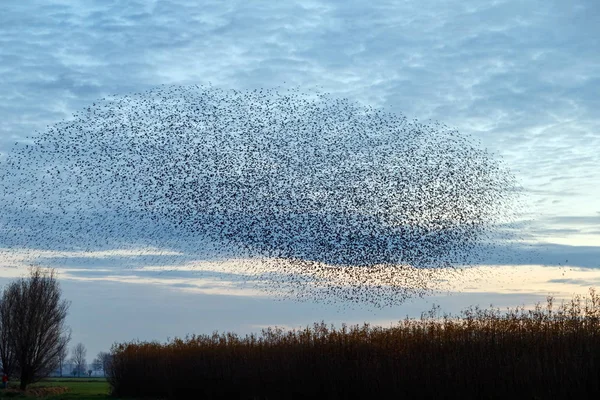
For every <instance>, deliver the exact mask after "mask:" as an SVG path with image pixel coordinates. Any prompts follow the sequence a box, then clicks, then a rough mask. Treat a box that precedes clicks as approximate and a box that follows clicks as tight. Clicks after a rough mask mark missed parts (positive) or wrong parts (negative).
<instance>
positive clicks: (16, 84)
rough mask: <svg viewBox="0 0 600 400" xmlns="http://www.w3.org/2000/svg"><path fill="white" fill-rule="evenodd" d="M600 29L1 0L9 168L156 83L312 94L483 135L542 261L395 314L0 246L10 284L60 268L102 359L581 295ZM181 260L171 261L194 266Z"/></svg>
mask: <svg viewBox="0 0 600 400" xmlns="http://www.w3.org/2000/svg"><path fill="white" fill-rule="evenodd" d="M599 18H600V4H599V3H598V2H597V1H594V0H574V1H570V2H564V1H552V0H551V1H516V0H514V1H512V0H507V1H491V2H481V1H455V0H447V1H379V2H369V1H344V2H341V1H340V2H333V1H302V2H295V1H286V2H248V1H244V2H242V1H229V2H221V1H214V2H212V1H201V2H198V1H189V2H186V1H149V0H148V1H139V2H138V1H107V0H102V1H78V2H73V1H28V2H22V1H11V0H4V1H2V2H1V3H0V162H2V160H4V159H5V158H6V155H7V154H8V153H9V152H10V151H11V150H10V149H11V147H12V146H13V145H14V143H15V142H19V141H25V140H26V139H25V138H26V137H27V136H32V135H35V133H36V131H41V130H43V129H44V128H45V127H46V126H47V125H52V124H54V123H57V122H59V121H60V120H62V119H65V118H69V117H70V116H71V115H72V113H73V112H75V111H77V110H80V109H81V108H83V107H84V106H87V105H88V104H90V103H92V102H93V101H94V100H96V99H98V98H101V97H103V96H105V95H109V94H127V93H131V92H139V91H143V90H146V89H150V88H152V87H155V86H157V85H161V84H184V85H185V84H209V83H211V84H212V85H214V86H217V87H221V88H225V89H228V88H235V89H251V88H257V87H269V88H272V87H282V88H286V87H301V88H307V89H311V88H317V89H320V90H322V91H325V92H330V93H332V95H334V96H339V97H347V98H350V99H351V100H353V101H358V102H360V103H364V104H368V105H372V106H376V107H380V108H385V109H388V110H390V111H392V112H398V113H403V114H404V115H406V116H407V117H408V118H409V119H412V118H418V119H419V120H424V121H425V120H429V119H431V120H438V121H441V122H443V123H445V124H447V125H448V126H450V127H455V128H457V129H458V130H459V131H461V132H463V133H465V134H469V135H472V136H474V137H475V138H477V139H479V140H480V141H481V143H482V146H484V147H487V148H488V149H489V150H490V151H492V152H494V153H496V154H498V155H499V156H501V157H502V158H503V159H504V160H505V161H506V163H507V165H508V166H509V167H510V168H511V169H512V170H513V172H514V173H515V175H517V177H518V178H519V180H520V181H521V183H522V185H523V187H524V189H525V191H526V193H527V208H526V210H527V213H528V215H527V218H530V219H532V220H533V222H532V224H531V225H530V226H528V228H527V231H526V232H523V234H524V235H525V236H526V237H527V238H528V240H529V241H530V242H531V247H530V248H528V249H523V250H522V251H531V252H535V254H537V255H538V256H536V257H537V258H536V257H528V259H533V260H532V261H531V262H529V264H531V265H522V264H523V263H520V262H518V261H515V262H514V264H515V265H516V264H520V265H519V267H518V268H521V269H520V271H525V270H528V271H530V273H529V275H525V278H523V279H525V280H520V281H519V280H516V281H515V279H516V278H514V277H515V276H520V275H518V274H519V272H514V269H515V268H514V267H513V266H511V265H505V266H503V267H502V268H507V269H508V268H511V271H512V272H510V274H512V275H510V274H509V272H506V274H509V275H506V276H512V277H513V278H510V279H513V281H514V282H513V283H512V284H511V283H509V281H510V279H509V278H507V279H508V280H507V283H506V285H505V286H504V288H503V289H499V287H498V284H497V281H498V280H499V279H496V278H494V279H490V280H489V282H487V283H484V282H480V283H475V282H471V283H469V284H468V285H466V286H463V287H462V288H463V289H464V290H463V293H462V294H454V295H452V296H441V295H440V296H437V297H436V296H433V297H430V298H428V299H423V300H415V301H414V302H411V303H409V304H406V305H404V306H400V307H398V308H394V309H388V310H382V311H374V310H363V311H361V310H357V311H352V312H349V311H344V310H342V311H337V309H336V308H335V307H330V306H326V305H318V304H316V305H315V304H298V303H295V302H291V301H285V300H279V301H278V300H276V299H271V298H268V297H265V296H264V295H261V294H259V293H255V292H253V291H252V290H250V289H244V290H246V291H244V290H242V289H239V288H236V287H235V285H231V284H228V283H227V280H226V279H221V280H219V283H218V284H216V283H214V282H212V281H211V280H210V276H208V277H207V276H206V275H202V274H199V273H198V272H197V271H194V270H193V269H189V270H185V269H184V270H183V271H178V272H177V273H175V272H164V271H160V270H158V269H157V270H153V269H151V268H150V269H148V268H146V269H142V267H143V266H144V265H145V264H144V262H145V261H144V260H145V259H144V256H143V255H141V254H142V253H144V252H143V251H142V250H139V249H137V250H133V252H134V253H133V255H132V253H126V254H120V253H119V254H117V255H115V254H116V253H112V255H111V256H110V257H104V256H99V255H96V256H97V257H96V256H94V257H90V256H89V254H88V255H84V256H83V257H80V258H77V257H79V256H81V255H76V254H75V255H74V254H65V253H61V254H54V255H52V256H50V257H49V256H48V254H40V253H36V252H35V244H32V246H31V249H29V250H28V249H25V250H23V252H22V253H14V252H11V251H9V250H7V249H1V250H0V257H2V260H0V264H2V265H4V267H3V268H1V269H0V275H1V276H3V277H4V278H3V279H9V278H10V277H12V276H16V275H19V274H22V273H24V272H25V269H24V267H25V266H26V265H27V264H28V263H30V262H32V261H31V260H32V259H34V260H36V262H38V263H41V264H42V265H51V266H55V267H61V266H62V269H61V273H62V276H63V283H64V287H65V292H66V295H68V296H69V297H70V299H71V300H72V301H73V306H72V311H71V316H70V320H69V323H70V325H71V326H72V327H73V337H74V341H75V343H76V342H77V341H79V340H81V341H83V342H84V343H85V344H86V345H88V347H89V349H90V353H93V354H95V353H96V352H97V351H100V350H102V349H106V348H108V347H109V346H110V344H111V343H112V342H114V341H120V340H129V339H132V338H135V337H140V338H156V339H159V340H164V339H165V338H166V337H167V336H175V335H182V334H185V333H191V332H199V331H202V332H211V331H212V330H213V329H234V330H239V331H248V330H250V329H253V327H259V326H264V325H268V324H279V325H287V326H293V325H295V324H296V325H297V324H305V323H308V322H311V321H317V320H321V319H326V320H330V321H334V320H335V321H342V320H347V321H355V322H362V321H364V320H369V321H379V322H381V321H389V320H394V319H399V318H401V317H403V316H404V315H406V314H407V313H408V314H411V313H412V314H418V313H419V312H420V311H423V310H424V309H426V308H428V307H429V306H430V303H431V302H434V301H437V302H439V303H441V304H442V305H444V306H446V307H447V308H448V309H449V310H456V309H459V308H460V306H462V305H468V304H475V303H482V304H487V303H489V302H491V301H492V300H493V302H494V303H496V304H498V305H503V304H522V303H526V304H530V303H531V302H533V301H534V300H535V299H538V298H542V297H543V296H545V295H546V294H547V293H549V292H552V293H557V294H561V295H569V294H570V293H573V292H575V291H578V290H579V291H584V290H585V288H587V287H588V286H591V285H593V284H595V282H597V279H598V277H597V271H596V269H595V268H598V267H599V266H600V257H599V255H600V200H598V199H600V174H598V170H599V167H600V155H599V154H600V115H599V114H598V109H599V108H600V97H599V96H598V93H600V28H599V27H598V25H597V21H598V19H599ZM4 247H6V244H4V245H3V244H2V243H0V248H4ZM144 251H145V252H146V253H144V254H147V249H145V250H144ZM161 252H162V253H161ZM159 253H160V254H163V255H164V254H165V250H160V251H159ZM532 254H533V253H532ZM133 256H135V257H137V259H135V260H134V259H133V258H135V257H133ZM111 257H112V258H111ZM173 257H175V256H174V255H173V256H172V257H171V259H170V261H168V262H165V263H164V265H167V266H168V265H169V262H171V263H172V264H176V265H180V264H181V261H178V260H175V259H174V258H173ZM177 257H182V258H185V259H186V260H187V258H186V257H188V258H190V257H191V256H190V254H183V255H178V256H177ZM167 258H169V257H167ZM191 258H193V257H191ZM65 259H68V260H70V261H69V262H67V261H65ZM91 259H93V260H91ZM515 259H519V257H515ZM98 260H100V261H98ZM153 260H156V258H153ZM504 264H507V263H506V262H504ZM559 264H560V265H559ZM121 265H128V266H127V267H120V266H121ZM537 265H546V266H547V267H545V269H540V268H539V267H537ZM154 266H155V265H154ZM12 267H18V268H12ZM167 269H168V268H167ZM531 271H535V274H538V275H535V277H532V275H531V274H532V272H531ZM515 274H516V275H515ZM540 274H544V275H543V276H542V275H540ZM538 276H540V278H539V279H538ZM221 277H222V276H221ZM527 277H529V280H526V278H527ZM502 279H504V278H502ZM534 281H535V282H534ZM211 282H212V283H211ZM186 285H187V286H186ZM469 285H470V286H469ZM477 285H479V286H477ZM511 285H512V286H511ZM528 285H529V286H528ZM544 285H546V286H544ZM465 287H477V290H475V289H465ZM232 293H234V295H232ZM95 315H97V316H99V317H100V316H101V317H102V318H97V319H95V318H93V317H92V316H95ZM82 321H86V322H85V323H82ZM132 321H135V323H132ZM106 327H112V328H111V329H107V328H106ZM113 328H114V329H113ZM170 328H172V329H170ZM89 358H91V357H89Z"/></svg>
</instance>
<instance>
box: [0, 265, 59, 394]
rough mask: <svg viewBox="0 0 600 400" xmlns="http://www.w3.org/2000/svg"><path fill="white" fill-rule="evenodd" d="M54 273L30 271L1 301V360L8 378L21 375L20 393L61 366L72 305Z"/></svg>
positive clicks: (4, 294)
mask: <svg viewBox="0 0 600 400" xmlns="http://www.w3.org/2000/svg"><path fill="white" fill-rule="evenodd" d="M61 297H62V290H61V289H60V285H59V283H58V280H57V277H56V273H55V271H54V270H53V269H49V270H44V269H42V268H39V267H35V268H32V269H31V270H30V274H29V277H27V278H20V279H18V280H16V281H13V282H11V283H9V284H8V285H7V286H6V287H5V288H4V291H3V292H2V297H1V298H0V320H1V321H0V330H1V332H0V339H2V345H1V348H0V356H1V357H2V363H3V368H4V370H5V373H7V375H9V376H10V375H13V376H14V375H18V377H19V380H20V388H21V390H25V389H26V388H27V385H29V384H30V383H34V382H37V381H38V380H40V379H41V378H44V377H46V376H48V375H49V374H50V373H51V372H52V371H54V370H55V369H56V367H57V366H58V360H59V353H60V352H61V351H62V349H63V347H64V346H66V344H65V342H68V341H69V338H70V336H69V334H68V332H67V328H66V326H65V319H66V317H67V311H68V309H69V302H67V301H65V300H63V299H62V298H61Z"/></svg>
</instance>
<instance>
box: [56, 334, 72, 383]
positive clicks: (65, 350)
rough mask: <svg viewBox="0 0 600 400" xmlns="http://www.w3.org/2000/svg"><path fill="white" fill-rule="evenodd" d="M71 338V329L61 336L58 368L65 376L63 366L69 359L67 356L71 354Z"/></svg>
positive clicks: (61, 374)
mask: <svg viewBox="0 0 600 400" xmlns="http://www.w3.org/2000/svg"><path fill="white" fill-rule="evenodd" d="M70 340H71V332H70V331H69V332H68V333H67V334H65V335H64V336H63V337H61V343H60V351H59V353H58V356H57V361H58V369H59V371H60V376H63V366H64V365H65V362H66V361H67V357H68V356H69V347H68V345H69V341H70Z"/></svg>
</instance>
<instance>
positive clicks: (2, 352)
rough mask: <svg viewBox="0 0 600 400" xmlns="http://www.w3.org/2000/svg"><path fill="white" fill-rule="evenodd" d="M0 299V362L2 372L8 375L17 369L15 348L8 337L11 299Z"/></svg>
mask: <svg viewBox="0 0 600 400" xmlns="http://www.w3.org/2000/svg"><path fill="white" fill-rule="evenodd" d="M4 297H6V296H3V297H2V299H1V300H0V362H2V372H3V373H4V374H6V375H8V376H14V374H15V372H16V370H17V358H16V355H15V349H14V346H13V345H12V343H11V341H10V340H9V339H10V318H11V312H10V311H11V310H12V308H13V305H12V304H11V302H12V301H13V299H10V298H6V299H5V298H4Z"/></svg>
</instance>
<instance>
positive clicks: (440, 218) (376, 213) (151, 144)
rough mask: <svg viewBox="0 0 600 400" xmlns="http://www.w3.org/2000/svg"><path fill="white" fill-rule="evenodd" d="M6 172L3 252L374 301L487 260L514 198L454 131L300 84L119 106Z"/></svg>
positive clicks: (98, 107) (26, 152)
mask: <svg viewBox="0 0 600 400" xmlns="http://www.w3.org/2000/svg"><path fill="white" fill-rule="evenodd" d="M0 167H1V170H0V180H2V185H3V187H4V191H3V193H2V197H1V198H0V206H1V207H2V208H3V211H4V212H3V213H2V217H0V223H1V224H2V225H0V247H3V248H5V249H19V248H20V249H23V248H30V249H36V248H43V249H57V250H63V251H67V250H82V251H95V250H110V249H113V250H119V249H124V248H140V247H144V246H146V247H152V248H168V250H177V251H179V253H178V254H184V253H185V254H192V255H193V254H196V255H199V254H203V256H202V257H204V258H210V259H213V260H224V259H228V260H231V259H239V260H240V262H239V267H238V270H237V271H236V272H237V273H238V276H240V277H242V280H244V281H246V282H252V284H253V285H255V286H256V287H260V288H262V289H263V290H266V291H273V292H277V293H279V294H281V293H287V294H288V295H290V296H292V297H294V298H297V299H310V300H321V301H340V300H342V301H346V302H348V301H349V302H355V303H365V302H366V303H372V304H375V305H387V304H396V303H399V302H402V301H404V300H405V299H406V298H408V297H411V296H415V295H422V294H424V293H426V292H428V291H430V290H433V289H434V288H435V286H436V284H437V283H439V282H444V281H448V280H449V279H454V277H455V276H457V274H458V275H459V274H460V270H461V268H462V267H464V266H468V265H472V264H474V263H477V262H478V261H480V259H481V258H482V257H483V256H485V254H483V253H485V252H488V251H489V249H490V247H489V246H490V243H498V240H499V238H501V237H502V232H501V231H500V229H499V227H500V226H502V224H504V223H506V222H509V221H510V220H511V218H513V216H514V214H515V204H516V198H517V196H518V193H519V191H518V190H517V183H516V181H515V178H514V176H513V175H512V174H511V173H510V171H509V170H508V169H507V168H506V167H505V166H503V164H502V162H501V161H499V160H497V159H496V158H495V157H493V155H492V154H490V153H489V152H487V151H486V150H483V149H481V148H480V146H478V145H476V144H474V143H473V141H472V140H471V139H470V138H468V137H466V136H464V135H462V134H460V133H459V132H457V131H456V130H452V129H449V128H447V127H445V126H443V125H441V124H437V123H432V124H424V123H420V122H418V121H409V120H407V119H406V118H404V117H402V116H398V115H395V114H393V113H389V112H385V111H382V110H379V109H375V108H371V107H364V106H361V105H358V104H356V103H353V102H351V101H349V100H346V99H339V98H335V97H332V96H330V95H328V94H323V93H314V92H302V91H300V90H298V89H290V90H278V89H272V90H266V89H257V90H248V91H240V90H221V89H218V88H214V87H212V86H191V87H189V86H186V87H182V86H170V87H160V88H157V89H153V90H150V91H147V92H144V93H139V94H133V95H126V96H116V95H115V96H111V97H108V98H104V99H102V100H100V101H98V102H96V103H94V104H92V105H90V106H89V107H87V108H85V109H84V110H82V111H81V112H79V113H77V114H75V115H74V117H73V118H72V119H69V120H65V121H62V122H60V123H57V124H55V125H53V126H48V127H47V129H46V130H44V131H43V132H39V133H38V134H37V135H36V136H35V137H33V138H32V140H31V141H29V142H23V143H17V144H15V147H14V148H13V151H12V152H11V153H10V154H9V155H8V157H7V158H6V160H5V161H4V162H3V163H2V165H1V166H0ZM207 243H211V244H212V245H211V246H210V251H207V250H206V248H204V247H203V246H204V245H205V244H207ZM5 251H6V250H5ZM169 254H171V253H169ZM191 258H193V257H191ZM241 260H252V262H242V261H241ZM182 262H183V261H182ZM185 262H186V263H187V262H190V258H185Z"/></svg>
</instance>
